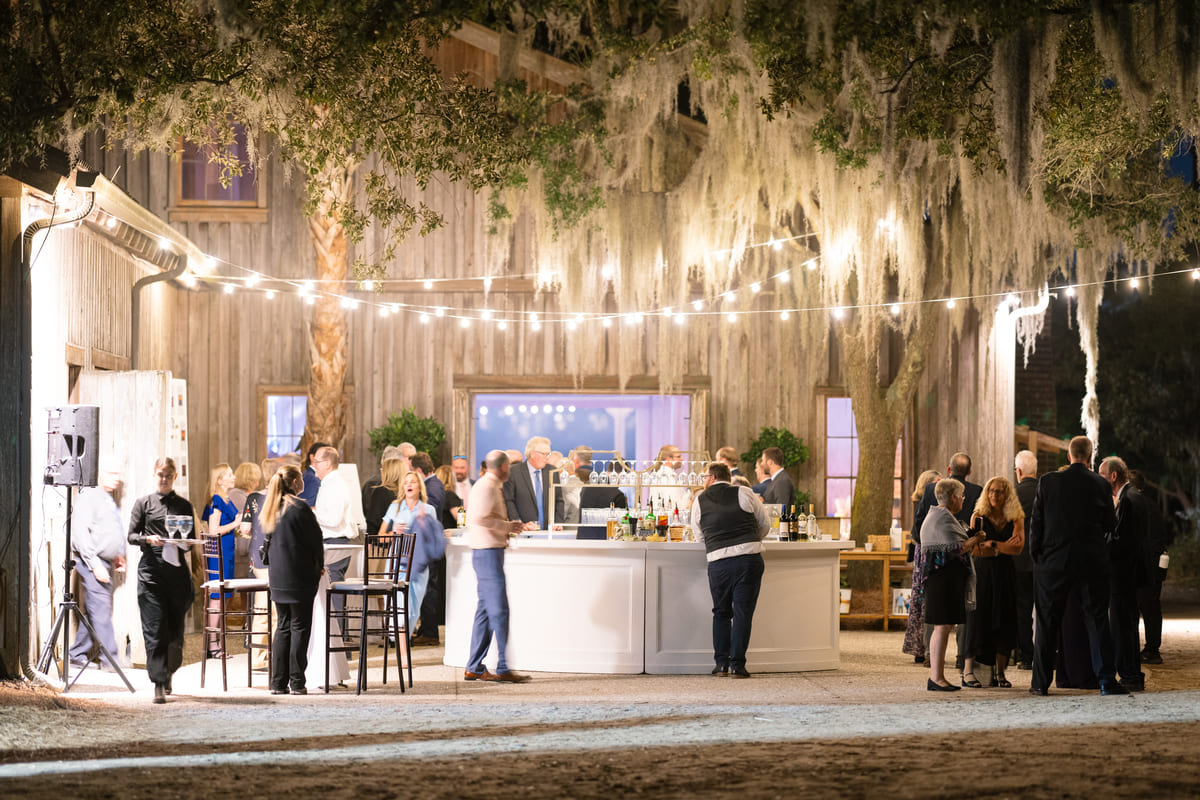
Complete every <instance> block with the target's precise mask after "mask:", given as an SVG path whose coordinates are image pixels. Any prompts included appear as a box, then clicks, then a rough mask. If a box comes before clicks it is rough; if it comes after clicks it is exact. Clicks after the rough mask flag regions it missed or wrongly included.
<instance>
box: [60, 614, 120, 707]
mask: <svg viewBox="0 0 1200 800" xmlns="http://www.w3.org/2000/svg"><path fill="white" fill-rule="evenodd" d="M73 608H74V609H75V616H76V617H78V618H79V621H80V622H82V623H83V624H84V625H85V626H86V627H87V629H88V633H90V634H91V635H92V641H93V642H95V643H96V647H97V648H99V649H100V656H101V657H102V658H104V659H105V660H106V661H108V663H109V665H110V666H111V667H112V668H113V671H114V672H116V673H117V674H118V675H120V676H121V680H122V681H124V683H125V688H126V689H128V690H129V692H130V693H131V694H134V693H135V692H134V689H133V684H132V683H130V682H129V678H126V677H125V673H124V672H123V671H121V665H120V664H118V663H117V658H116V656H114V655H113V654H112V653H110V652H108V648H107V647H105V646H104V645H103V644H101V642H100V637H99V636H97V635H96V629H95V628H93V627H92V621H91V620H90V619H88V618H87V614H84V613H83V612H82V611H80V610H79V607H78V606H73Z"/></svg>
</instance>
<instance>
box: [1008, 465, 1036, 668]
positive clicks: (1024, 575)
mask: <svg viewBox="0 0 1200 800" xmlns="http://www.w3.org/2000/svg"><path fill="white" fill-rule="evenodd" d="M1037 468H1038V462H1037V456H1035V455H1034V454H1033V452H1032V451H1030V450H1022V451H1021V452H1019V453H1017V458H1016V469H1017V486H1016V490H1017V499H1018V500H1019V501H1021V510H1022V511H1024V512H1025V519H1029V518H1030V516H1032V515H1033V497H1034V495H1035V494H1037V483H1038V482H1037ZM1013 567H1014V569H1015V570H1016V574H1017V656H1016V661H1017V664H1018V665H1019V667H1020V669H1033V558H1031V557H1030V555H1029V539H1028V537H1026V540H1025V546H1024V547H1023V548H1022V549H1021V552H1020V553H1019V554H1017V555H1015V556H1013Z"/></svg>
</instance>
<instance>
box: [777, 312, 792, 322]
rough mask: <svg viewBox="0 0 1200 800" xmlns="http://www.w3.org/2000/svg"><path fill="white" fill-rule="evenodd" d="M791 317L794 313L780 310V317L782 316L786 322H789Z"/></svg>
mask: <svg viewBox="0 0 1200 800" xmlns="http://www.w3.org/2000/svg"><path fill="white" fill-rule="evenodd" d="M791 317H792V315H791V314H789V313H788V312H786V311H780V312H779V318H780V319H781V320H783V321H784V322H787V321H788V320H789V319H791Z"/></svg>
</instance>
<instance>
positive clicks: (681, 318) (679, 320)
mask: <svg viewBox="0 0 1200 800" xmlns="http://www.w3.org/2000/svg"><path fill="white" fill-rule="evenodd" d="M685 322H687V315H686V314H676V315H675V324H676V325H682V324H684V323H685Z"/></svg>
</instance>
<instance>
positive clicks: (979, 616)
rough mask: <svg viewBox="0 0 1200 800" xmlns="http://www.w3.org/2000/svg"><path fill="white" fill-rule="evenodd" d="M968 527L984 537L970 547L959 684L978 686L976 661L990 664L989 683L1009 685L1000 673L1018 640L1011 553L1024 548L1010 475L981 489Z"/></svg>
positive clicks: (1021, 519)
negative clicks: (971, 600)
mask: <svg viewBox="0 0 1200 800" xmlns="http://www.w3.org/2000/svg"><path fill="white" fill-rule="evenodd" d="M971 528H972V529H973V530H975V531H980V532H982V533H983V534H984V535H985V536H986V537H987V539H986V540H985V541H983V542H981V543H980V544H979V545H977V546H976V547H975V548H974V549H973V550H972V551H971V557H972V560H973V561H974V564H975V581H976V591H975V610H974V611H971V612H970V613H969V614H968V615H967V652H966V658H965V659H963V675H962V685H963V686H967V687H970V688H972V689H978V688H980V687H981V686H982V684H981V683H980V682H979V680H978V679H976V677H975V662H976V661H978V662H979V663H980V664H987V665H988V666H994V669H993V670H992V680H991V685H992V686H999V687H1000V688H1002V689H1011V688H1012V684H1011V683H1009V681H1008V678H1006V677H1005V675H1004V668H1005V667H1007V666H1008V654H1009V653H1011V652H1012V649H1013V647H1014V646H1015V645H1016V643H1017V572H1016V569H1015V567H1014V565H1013V560H1012V557H1013V556H1014V555H1018V554H1019V553H1020V552H1021V550H1022V548H1024V547H1025V512H1024V511H1023V510H1022V509H1021V501H1020V500H1019V499H1018V498H1017V492H1016V490H1014V489H1013V486H1012V484H1011V483H1009V482H1008V478H1005V477H1003V476H1000V475H997V476H996V477H994V478H992V479H991V480H989V481H988V482H987V483H986V484H985V485H984V487H983V494H981V495H980V496H979V502H978V503H976V504H975V514H974V515H973V516H972V517H971Z"/></svg>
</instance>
